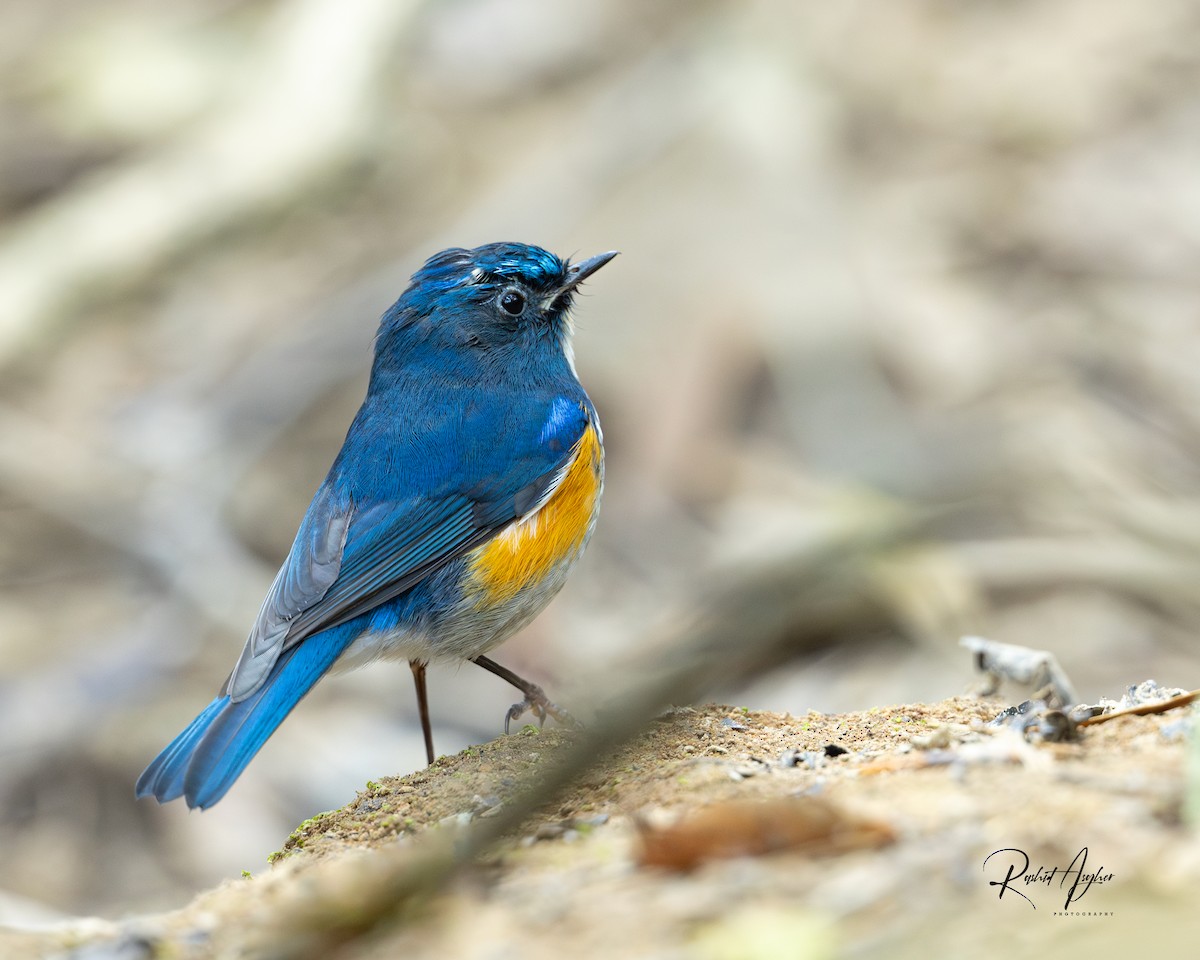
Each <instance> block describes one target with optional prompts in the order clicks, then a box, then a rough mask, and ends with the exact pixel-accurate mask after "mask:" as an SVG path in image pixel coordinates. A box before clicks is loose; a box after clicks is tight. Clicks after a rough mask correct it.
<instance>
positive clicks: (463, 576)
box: [135, 243, 617, 809]
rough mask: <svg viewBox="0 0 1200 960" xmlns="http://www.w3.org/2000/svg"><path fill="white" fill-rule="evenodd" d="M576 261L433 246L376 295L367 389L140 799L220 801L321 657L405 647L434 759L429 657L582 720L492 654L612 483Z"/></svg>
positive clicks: (549, 585)
mask: <svg viewBox="0 0 1200 960" xmlns="http://www.w3.org/2000/svg"><path fill="white" fill-rule="evenodd" d="M615 256H617V251H615V250H614V251H609V252H607V253H601V254H598V255H597V256H594V257H590V258H588V259H585V260H582V261H579V262H577V263H571V262H570V260H569V259H562V258H560V257H558V256H556V255H554V254H553V253H550V252H549V251H547V250H545V249H542V248H541V247H537V246H532V245H529V244H523V243H491V244H486V245H483V246H479V247H475V248H473V249H464V248H460V247H454V248H451V249H448V250H443V251H442V252H440V253H437V254H435V255H434V256H432V257H430V258H429V259H428V260H427V261H426V262H425V263H424V265H423V266H422V267H421V268H420V269H419V270H418V271H417V272H416V273H415V274H413V276H412V279H411V282H410V284H409V286H408V287H407V288H406V289H405V291H404V292H403V293H402V294H401V295H400V297H399V299H398V300H396V302H395V303H394V304H393V305H392V306H391V307H390V308H389V309H388V310H387V311H385V312H384V314H383V316H382V318H381V320H380V323H379V328H378V332H377V334H376V337H375V344H374V358H373V361H372V365H371V377H370V381H369V384H368V387H367V393H366V398H365V399H364V400H363V403H362V406H361V407H360V408H359V410H358V413H357V415H356V416H355V418H354V420H353V422H352V423H351V425H350V427H349V430H348V431H347V433H346V439H345V441H344V443H343V444H342V448H341V450H340V452H339V453H338V455H337V457H336V458H335V459H334V461H333V465H332V466H331V467H330V470H329V473H328V475H327V476H326V477H325V480H324V481H323V482H322V483H321V485H320V487H319V489H318V490H317V492H316V494H315V496H314V497H313V499H312V503H311V504H310V505H309V507H308V510H307V511H306V512H305V514H304V517H303V519H302V520H301V522H300V526H299V530H298V531H297V533H296V537H295V540H294V542H293V543H292V547H291V550H290V551H289V553H288V555H287V557H286V559H285V560H284V561H283V565H282V566H281V567H280V569H279V573H278V574H277V575H276V577H275V580H274V582H273V583H272V585H271V588H270V590H269V591H268V593H267V596H266V598H265V599H264V601H263V603H262V607H261V609H260V610H259V612H258V617H257V619H256V620H255V621H254V624H253V626H252V628H251V630H250V633H249V636H248V638H247V639H246V642H245V645H244V647H243V648H242V651H241V654H240V656H239V657H238V659H237V662H236V664H235V665H234V667H233V671H232V672H231V673H230V675H229V678H228V679H227V680H226V681H225V683H224V685H223V686H222V687H221V690H220V692H219V693H218V695H217V696H216V698H215V699H214V700H213V701H212V702H211V703H210V704H209V705H208V706H207V707H205V708H204V710H202V711H201V712H200V714H199V715H198V716H197V717H196V718H195V719H194V720H193V721H192V722H191V723H190V724H189V725H188V726H187V727H186V728H185V729H184V730H183V732H181V733H180V734H179V735H178V736H177V737H176V738H175V739H174V740H173V741H171V743H170V744H168V745H167V747H165V748H164V749H163V751H162V752H161V753H160V754H159V755H158V756H157V757H156V758H155V759H154V760H153V761H151V763H150V764H149V765H148V766H147V767H146V769H145V771H144V772H143V773H142V775H141V776H140V777H139V778H138V781H137V785H136V790H135V793H136V796H137V797H138V798H144V797H154V798H155V799H157V800H158V801H159V802H160V803H166V802H168V801H171V800H175V799H178V798H180V797H182V798H184V800H185V801H186V803H187V805H188V806H189V807H190V808H192V809H196V808H199V809H205V808H208V807H211V806H212V805H213V804H215V803H217V802H218V801H219V800H220V799H221V798H222V797H224V796H225V794H226V792H227V791H228V790H229V789H230V787H231V786H233V783H234V781H236V780H237V778H238V777H239V776H240V775H241V774H242V772H243V771H244V770H245V769H246V766H247V765H248V764H249V763H250V761H251V760H252V759H253V758H254V756H255V755H256V754H257V753H258V751H259V750H260V749H261V747H262V746H263V744H264V743H265V742H266V741H267V739H268V738H269V737H270V736H271V734H272V733H274V731H275V730H276V729H277V728H278V726H279V725H280V723H282V722H283V720H284V719H285V718H286V717H287V716H288V714H289V713H290V712H291V711H292V709H293V708H294V707H295V706H296V705H297V704H298V703H299V702H300V700H301V699H302V698H303V697H304V696H305V695H306V694H307V693H308V692H309V691H310V690H311V689H312V687H313V686H314V685H315V684H316V683H317V681H318V680H320V679H321V678H322V677H323V676H325V675H326V674H327V673H329V672H331V671H334V670H338V671H340V670H344V669H348V668H351V667H356V666H360V665H362V664H364V663H367V662H370V661H372V660H375V659H379V658H385V659H394V660H407V661H408V663H409V666H410V667H411V669H412V674H413V680H414V684H415V687H416V695H417V702H418V708H419V712H420V717H421V725H422V733H423V735H424V740H425V748H426V758H427V760H428V762H429V763H433V762H434V759H435V757H436V754H435V751H434V748H433V736H432V731H431V726H430V721H429V709H428V697H427V693H426V687H425V668H426V665H427V664H428V663H430V662H431V661H462V660H467V661H471V662H473V663H476V664H478V665H479V666H481V667H483V668H484V669H486V670H488V671H490V672H492V673H494V674H496V675H497V676H499V677H501V678H502V679H504V680H506V681H508V682H509V683H511V684H513V685H514V686H515V687H517V688H518V690H520V691H521V692H522V693H523V694H524V699H523V700H522V701H521V702H519V703H516V704H514V705H513V706H512V708H511V709H510V710H509V711H508V713H507V715H506V716H505V730H506V731H507V730H508V728H509V723H510V722H511V721H512V720H515V719H517V718H518V717H520V716H521V715H523V714H524V713H525V712H526V711H528V710H532V711H533V712H534V713H535V714H536V715H537V717H538V720H539V722H541V721H544V720H545V718H546V716H547V715H549V716H553V717H555V718H556V719H559V720H563V721H565V722H571V721H573V718H572V717H571V716H570V715H569V714H568V713H567V712H566V711H565V710H562V709H561V708H559V707H558V706H557V705H556V704H554V703H553V701H551V700H549V699H548V698H547V696H546V695H545V693H544V691H543V690H542V689H541V688H540V687H539V686H537V685H536V684H533V683H530V682H529V681H527V680H524V679H522V678H521V677H519V676H518V675H517V674H515V673H513V672H512V671H511V670H508V669H507V668H505V667H503V666H501V665H500V664H498V663H496V662H495V661H494V660H492V659H490V658H489V657H487V656H486V654H487V652H488V651H490V650H491V649H492V648H493V647H495V646H496V645H498V644H500V643H502V642H503V641H504V640H506V639H508V638H509V637H510V636H512V635H513V634H514V633H516V632H517V631H518V630H520V629H521V628H522V627H524V626H525V625H526V624H528V623H529V622H530V621H531V620H532V619H533V618H534V617H535V616H537V614H538V613H540V612H541V610H542V609H543V608H544V607H545V606H546V604H547V603H549V601H550V600H551V598H552V597H554V595H555V594H557V593H558V591H559V590H560V589H561V588H562V586H563V584H564V582H565V581H566V578H567V574H568V572H569V571H570V569H571V567H572V566H573V564H574V563H575V562H576V561H577V560H578V559H579V557H580V555H581V554H582V553H583V550H584V548H585V547H586V545H587V543H588V540H589V539H590V537H591V535H592V531H593V529H594V528H595V525H596V517H597V513H598V510H599V506H600V498H601V494H602V492H603V487H604V441H603V434H602V432H601V429H600V422H599V418H598V416H597V413H596V408H595V406H594V405H593V404H592V401H591V399H590V398H589V397H588V394H587V392H586V391H585V390H584V388H583V386H582V385H581V384H580V382H579V377H578V376H577V374H576V370H575V360H574V352H573V349H572V345H571V338H572V332H573V329H572V322H571V317H570V311H571V306H572V301H573V299H574V297H575V295H576V293H577V292H578V290H579V286H580V284H581V283H582V282H583V281H584V280H586V279H588V278H589V277H591V276H592V275H593V274H594V273H595V272H596V271H597V270H599V269H600V268H601V267H603V266H604V265H605V264H607V263H608V262H609V261H610V260H612V259H613V257H615Z"/></svg>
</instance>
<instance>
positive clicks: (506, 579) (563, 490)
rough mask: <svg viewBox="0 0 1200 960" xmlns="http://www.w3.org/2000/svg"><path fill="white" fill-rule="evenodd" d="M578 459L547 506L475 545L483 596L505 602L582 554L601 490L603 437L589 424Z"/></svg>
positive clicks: (477, 576)
mask: <svg viewBox="0 0 1200 960" xmlns="http://www.w3.org/2000/svg"><path fill="white" fill-rule="evenodd" d="M575 451H576V452H575V459H574V460H573V461H572V462H571V466H570V467H569V468H568V469H567V475H566V476H565V477H563V479H562V482H561V483H559V485H558V487H557V489H555V491H554V493H553V494H552V495H551V496H550V499H549V500H547V501H546V502H545V503H544V504H542V508H541V509H540V510H538V511H537V512H536V513H535V514H533V515H532V516H529V517H526V518H525V519H524V520H521V521H519V522H517V523H515V524H513V525H512V526H511V527H509V528H508V529H507V530H505V531H504V532H503V533H501V534H499V535H498V536H497V537H495V538H494V539H493V540H491V541H489V542H488V543H487V544H485V545H484V546H482V547H480V548H479V550H477V551H476V553H475V557H474V560H473V562H472V564H471V572H472V574H473V575H474V577H473V579H474V583H475V586H476V587H477V588H478V590H479V592H480V600H481V601H482V602H485V603H488V604H492V603H503V602H505V601H506V600H511V599H512V598H513V597H515V596H516V595H517V594H519V593H520V592H521V591H522V590H524V589H525V588H526V587H530V586H532V585H534V584H535V583H537V582H538V581H539V580H541V579H542V578H543V577H545V576H546V574H548V573H549V572H550V571H551V570H553V569H554V567H555V566H557V565H558V564H559V563H561V562H563V561H565V560H568V559H570V558H571V557H572V556H573V555H575V554H578V552H579V550H580V548H581V547H582V546H583V543H584V540H585V539H586V538H587V534H588V529H589V528H590V527H591V525H592V519H593V517H594V515H595V512H596V499H597V497H598V496H599V495H600V464H601V458H602V457H603V452H602V450H601V447H600V438H599V437H598V436H597V435H596V430H595V428H594V427H592V426H591V425H589V426H588V427H587V429H586V430H585V431H584V433H583V436H582V437H580V438H579V442H578V443H577V444H576V445H575Z"/></svg>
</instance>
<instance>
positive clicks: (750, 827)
mask: <svg viewBox="0 0 1200 960" xmlns="http://www.w3.org/2000/svg"><path fill="white" fill-rule="evenodd" d="M638 830H639V831H640V833H641V840H642V848H641V851H640V854H639V856H638V863H639V864H640V865H641V866H653V867H665V868H667V869H668V870H679V871H687V870H693V869H695V868H696V867H697V866H699V865H700V864H701V863H703V862H704V861H705V860H715V859H723V858H729V857H756V856H762V855H763V854H766V853H776V852H778V851H783V850H787V851H792V852H795V853H805V854H810V855H814V856H821V855H830V854H836V853H845V852H847V851H849V850H858V849H862V848H865V847H878V846H884V845H885V844H889V843H891V842H893V841H894V840H895V833H894V832H893V830H892V829H891V827H889V826H888V825H887V824H884V823H880V822H878V821H873V820H867V819H864V818H861V817H858V816H855V815H853V814H850V813H847V812H846V811H844V810H843V809H841V808H840V807H838V806H835V805H834V804H832V803H830V802H829V801H828V800H824V799H821V798H819V797H784V798H779V799H774V800H731V801H726V802H723V803H716V804H713V805H712V806H709V807H704V808H702V809H700V810H698V811H696V812H694V813H691V814H689V815H686V816H684V817H683V818H682V819H681V820H680V821H679V822H677V823H675V824H673V825H671V826H669V827H662V828H659V827H652V826H650V825H649V824H647V823H645V822H641V821H639V822H638Z"/></svg>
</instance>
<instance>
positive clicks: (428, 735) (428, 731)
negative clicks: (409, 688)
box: [408, 660, 437, 764]
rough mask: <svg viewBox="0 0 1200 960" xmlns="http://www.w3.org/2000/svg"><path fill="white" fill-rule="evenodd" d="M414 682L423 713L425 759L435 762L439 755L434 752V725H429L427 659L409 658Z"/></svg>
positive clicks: (422, 730) (418, 707)
mask: <svg viewBox="0 0 1200 960" xmlns="http://www.w3.org/2000/svg"><path fill="white" fill-rule="evenodd" d="M408 665H409V667H411V668H412V673H413V683H415V684H416V686H417V710H418V712H419V713H420V714H421V732H422V733H423V734H425V759H426V760H428V761H429V763H431V764H432V763H433V761H434V760H436V759H437V755H436V754H435V753H434V752H433V727H431V726H430V725H429V694H428V693H427V692H426V690H425V661H424V660H409V661H408Z"/></svg>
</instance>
